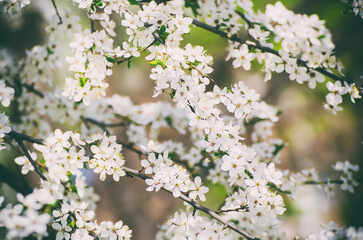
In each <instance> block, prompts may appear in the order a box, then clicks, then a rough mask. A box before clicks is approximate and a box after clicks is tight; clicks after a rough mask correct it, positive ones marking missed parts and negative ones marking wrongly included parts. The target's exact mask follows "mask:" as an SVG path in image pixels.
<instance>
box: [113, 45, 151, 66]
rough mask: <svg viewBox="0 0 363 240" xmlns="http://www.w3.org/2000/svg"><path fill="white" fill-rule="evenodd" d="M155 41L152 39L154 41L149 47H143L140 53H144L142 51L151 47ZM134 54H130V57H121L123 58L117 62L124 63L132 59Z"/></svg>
mask: <svg viewBox="0 0 363 240" xmlns="http://www.w3.org/2000/svg"><path fill="white" fill-rule="evenodd" d="M154 43H155V40H154V41H152V43H150V44H149V45H148V46H147V47H145V48H143V49H141V50H140V51H139V53H142V52H144V51H146V50H147V49H148V48H149V47H151V46H152V45H154ZM133 57H134V56H132V55H131V56H130V57H128V58H124V59H121V60H118V61H117V62H116V63H117V64H121V63H123V62H125V61H130V60H131V58H133Z"/></svg>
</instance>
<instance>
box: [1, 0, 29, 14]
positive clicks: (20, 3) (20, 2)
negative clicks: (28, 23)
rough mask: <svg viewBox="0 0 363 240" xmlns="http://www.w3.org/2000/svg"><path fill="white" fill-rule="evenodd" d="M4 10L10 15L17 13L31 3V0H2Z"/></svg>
mask: <svg viewBox="0 0 363 240" xmlns="http://www.w3.org/2000/svg"><path fill="white" fill-rule="evenodd" d="M0 3H1V4H2V5H3V6H2V11H3V12H4V13H7V14H9V15H17V14H18V13H19V12H20V11H21V10H22V8H24V7H25V6H27V5H29V4H30V0H0Z"/></svg>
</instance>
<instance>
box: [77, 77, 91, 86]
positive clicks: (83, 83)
mask: <svg viewBox="0 0 363 240" xmlns="http://www.w3.org/2000/svg"><path fill="white" fill-rule="evenodd" d="M88 80H89V78H83V77H79V86H81V87H84V85H86V83H87V82H88Z"/></svg>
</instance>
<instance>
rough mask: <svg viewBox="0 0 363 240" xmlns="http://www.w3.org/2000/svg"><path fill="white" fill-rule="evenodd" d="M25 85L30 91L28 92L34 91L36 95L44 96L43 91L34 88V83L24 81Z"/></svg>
mask: <svg viewBox="0 0 363 240" xmlns="http://www.w3.org/2000/svg"><path fill="white" fill-rule="evenodd" d="M22 85H23V87H24V88H25V89H26V90H27V91H28V92H32V93H34V94H35V95H37V96H39V97H41V98H44V93H42V92H41V91H39V90H38V89H36V88H34V83H32V84H27V83H22Z"/></svg>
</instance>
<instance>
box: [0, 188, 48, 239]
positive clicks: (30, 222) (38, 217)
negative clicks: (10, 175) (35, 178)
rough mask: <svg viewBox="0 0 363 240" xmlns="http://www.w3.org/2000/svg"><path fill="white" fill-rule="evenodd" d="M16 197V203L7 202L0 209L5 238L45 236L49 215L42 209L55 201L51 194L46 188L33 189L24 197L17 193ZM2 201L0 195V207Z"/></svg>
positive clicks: (0, 219)
mask: <svg viewBox="0 0 363 240" xmlns="http://www.w3.org/2000/svg"><path fill="white" fill-rule="evenodd" d="M17 199H18V201H19V203H18V204H16V205H12V204H7V205H6V206H5V208H3V209H1V210H0V226H1V227H5V228H6V230H7V232H6V239H18V238H25V237H28V236H34V237H39V238H41V237H44V236H47V234H48V233H47V225H48V223H49V221H50V220H51V215H49V213H46V212H44V211H43V209H44V208H45V207H47V205H50V204H53V203H54V202H55V198H54V197H53V196H52V194H51V193H50V192H49V191H47V190H46V189H34V191H33V192H32V193H31V194H29V195H27V196H25V197H24V196H23V195H22V194H20V193H18V195H17ZM3 201H4V197H0V207H1V205H2V202H3Z"/></svg>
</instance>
